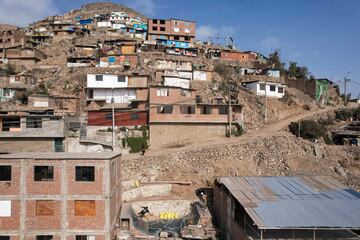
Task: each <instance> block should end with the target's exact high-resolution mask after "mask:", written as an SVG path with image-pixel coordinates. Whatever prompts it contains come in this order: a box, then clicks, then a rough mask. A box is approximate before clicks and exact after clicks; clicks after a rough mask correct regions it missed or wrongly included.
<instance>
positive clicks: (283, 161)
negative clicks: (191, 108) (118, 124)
mask: <svg viewBox="0 0 360 240" xmlns="http://www.w3.org/2000/svg"><path fill="white" fill-rule="evenodd" d="M359 158H360V150H359V149H358V148H357V147H351V146H346V147H345V146H344V147H341V148H339V147H338V146H329V145H324V144H320V143H313V142H310V141H306V140H303V139H300V138H296V137H295V136H293V135H292V134H290V133H288V132H284V133H281V134H279V135H277V136H273V137H267V138H257V139H255V140H253V141H250V142H246V143H239V144H232V145H229V144H226V145H218V146H210V147H203V148H199V149H196V150H190V151H189V150H187V151H186V152H181V151H176V152H175V151H174V152H173V153H168V152H166V153H164V154H160V155H157V156H141V157H139V158H136V159H133V158H131V159H126V158H125V159H124V161H123V167H124V170H123V171H124V173H123V174H124V177H125V178H131V179H134V178H137V179H142V180H145V181H146V180H170V179H171V180H188V181H191V182H192V183H193V186H194V187H195V188H196V187H202V186H206V185H208V184H211V183H212V182H213V178H214V177H216V176H228V175H234V176H243V175H255V176H256V175H293V174H306V175H309V174H315V175H332V176H334V177H335V178H337V179H338V180H340V181H342V182H343V183H345V184H348V185H351V186H352V187H354V188H356V189H360V178H359V177H356V174H357V173H358V172H359V169H360V167H359V163H358V162H359V160H358V159H359ZM339 172H341V174H339Z"/></svg>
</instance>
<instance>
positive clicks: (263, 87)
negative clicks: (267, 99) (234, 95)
mask: <svg viewBox="0 0 360 240" xmlns="http://www.w3.org/2000/svg"><path fill="white" fill-rule="evenodd" d="M260 90H261V91H265V84H264V83H261V84H260Z"/></svg>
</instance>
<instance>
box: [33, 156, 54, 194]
mask: <svg viewBox="0 0 360 240" xmlns="http://www.w3.org/2000/svg"><path fill="white" fill-rule="evenodd" d="M58 163H59V161H36V162H34V165H30V166H28V168H27V176H28V178H27V181H26V190H27V193H28V194H32V195H40V194H42V195H56V194H58V195H60V194H61V165H58ZM34 166H53V167H54V179H53V181H34Z"/></svg>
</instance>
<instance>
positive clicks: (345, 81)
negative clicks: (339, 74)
mask: <svg viewBox="0 0 360 240" xmlns="http://www.w3.org/2000/svg"><path fill="white" fill-rule="evenodd" d="M349 73H350V71H349V72H348V73H347V74H346V76H345V78H344V100H345V106H346V105H347V95H346V94H347V93H346V87H347V83H348V82H350V79H349V78H348V75H349Z"/></svg>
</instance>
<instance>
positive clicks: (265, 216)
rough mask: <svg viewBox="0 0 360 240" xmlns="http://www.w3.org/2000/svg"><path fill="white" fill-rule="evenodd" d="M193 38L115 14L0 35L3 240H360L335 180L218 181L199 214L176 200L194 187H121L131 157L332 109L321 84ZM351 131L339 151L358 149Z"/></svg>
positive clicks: (356, 199)
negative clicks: (297, 113)
mask: <svg viewBox="0 0 360 240" xmlns="http://www.w3.org/2000/svg"><path fill="white" fill-rule="evenodd" d="M196 37H197V36H196V23H195V22H193V21H190V20H180V19H175V18H171V19H152V18H147V17H146V16H144V15H142V14H140V13H138V12H136V11H134V10H133V9H130V8H128V7H126V6H122V5H116V4H112V3H93V4H87V5H84V6H82V7H81V9H78V10H72V11H70V12H68V13H65V14H64V15H61V16H51V17H47V18H45V19H43V20H41V21H37V22H34V23H31V24H29V25H28V26H26V27H21V28H20V27H17V26H13V25H9V24H0V64H1V70H0V240H16V239H36V240H55V239H61V240H65V239H74V240H110V239H119V240H122V239H124V240H125V239H259V240H260V239H261V240H263V239H275V238H281V239H311V238H312V239H330V238H331V239H359V235H358V234H360V233H359V231H356V230H359V229H360V194H359V193H358V192H356V191H355V190H352V189H351V188H348V187H347V186H345V185H343V184H342V183H339V182H338V181H336V180H334V179H332V178H329V177H322V176H305V175H304V176H277V177H275V176H258V177H240V176H233V175H230V176H218V177H217V178H215V179H214V183H213V187H212V189H211V190H209V189H208V188H204V189H198V190H197V191H196V193H195V195H196V196H197V197H199V198H200V201H199V200H197V201H195V200H194V199H193V198H190V199H183V198H179V199H174V197H173V196H172V192H173V191H174V188H179V189H182V191H184V192H189V190H187V187H188V186H189V185H191V182H188V181H180V182H179V181H177V182H174V181H149V182H144V181H143V182H141V183H140V182H139V181H137V180H134V179H124V177H123V172H122V169H123V166H122V165H123V163H122V162H123V158H124V157H126V156H127V155H129V154H130V155H132V154H136V155H139V154H143V155H146V154H147V151H148V150H149V149H150V150H152V149H172V148H177V147H181V146H183V145H186V144H189V143H191V144H192V143H197V142H202V141H205V140H209V139H226V138H227V137H236V136H237V135H241V134H242V133H243V132H245V131H246V130H248V129H249V130H251V129H259V128H261V127H262V126H264V125H266V124H267V123H268V122H270V121H277V120H278V119H277V117H278V116H277V115H279V113H278V112H277V111H271V107H272V106H277V108H278V109H280V110H283V109H286V110H287V111H289V113H292V112H291V111H292V110H293V109H294V107H292V106H291V103H289V102H291V100H289V96H294V95H295V94H298V95H299V96H301V97H300V98H301V101H305V100H304V99H306V100H307V101H308V102H309V104H308V105H307V107H308V108H311V106H316V107H320V108H326V107H329V106H335V105H338V104H340V101H341V100H339V99H341V97H340V95H339V92H338V86H337V85H335V84H334V83H333V82H332V81H331V80H329V79H326V78H321V79H316V78H313V79H310V80H304V79H302V80H301V79H296V78H291V77H289V76H287V75H286V74H284V72H283V70H282V69H280V68H277V67H276V66H275V65H274V64H271V63H270V61H269V57H267V56H264V55H262V54H261V53H258V52H256V51H241V50H239V49H237V48H236V47H235V46H234V45H233V44H230V45H229V46H223V45H219V44H214V43H212V42H210V41H209V42H202V41H198V40H197V38H196ZM225 76H226V77H225ZM230 79H231V81H230ZM234 82H236V85H234ZM239 95H241V97H243V98H245V97H246V99H247V100H244V99H243V98H239V97H238V96H239ZM244 96H245V97H244ZM249 99H251V100H249ZM293 101H295V100H293ZM301 109H303V108H301ZM280 110H279V111H280ZM308 110H311V109H308ZM356 124H357V123H356V122H354V123H351V124H347V123H346V124H342V125H341V127H338V128H336V129H335V130H334V131H333V141H334V144H338V145H351V144H354V145H358V142H354V140H356V139H358V138H359V136H360V130H359V129H358V125H356ZM174 161H175V160H174ZM140 168H141V166H140ZM144 171H149V172H151V170H150V169H144ZM174 185H176V187H174ZM210 192H211V194H210ZM193 195H194V194H193Z"/></svg>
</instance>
